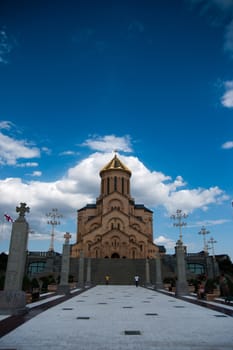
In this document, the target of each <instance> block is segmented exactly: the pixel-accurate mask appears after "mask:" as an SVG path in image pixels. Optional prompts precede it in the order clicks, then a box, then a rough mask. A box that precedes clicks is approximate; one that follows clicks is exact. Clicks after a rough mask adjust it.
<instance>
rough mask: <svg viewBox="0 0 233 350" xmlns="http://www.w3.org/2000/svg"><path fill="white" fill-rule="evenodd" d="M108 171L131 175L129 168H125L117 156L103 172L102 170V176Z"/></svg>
mask: <svg viewBox="0 0 233 350" xmlns="http://www.w3.org/2000/svg"><path fill="white" fill-rule="evenodd" d="M108 170H123V171H126V172H127V173H128V174H129V175H131V171H130V170H129V168H127V166H125V165H124V164H123V163H122V162H121V161H120V159H119V158H118V157H117V155H116V154H115V156H114V157H113V159H112V160H110V162H109V163H108V164H107V165H105V166H104V167H103V168H102V169H101V170H100V175H101V174H102V173H103V172H104V171H108Z"/></svg>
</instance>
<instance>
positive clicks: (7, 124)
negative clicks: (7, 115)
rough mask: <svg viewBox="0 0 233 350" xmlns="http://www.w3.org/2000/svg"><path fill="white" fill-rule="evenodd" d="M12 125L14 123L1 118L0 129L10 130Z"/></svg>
mask: <svg viewBox="0 0 233 350" xmlns="http://www.w3.org/2000/svg"><path fill="white" fill-rule="evenodd" d="M13 125H14V124H13V123H11V122H10V121H8V120H1V121H0V130H1V129H5V130H10V129H11V127H12V126H13Z"/></svg>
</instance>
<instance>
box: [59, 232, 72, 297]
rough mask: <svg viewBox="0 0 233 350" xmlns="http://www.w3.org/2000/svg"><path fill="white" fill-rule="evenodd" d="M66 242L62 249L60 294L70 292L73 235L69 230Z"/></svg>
mask: <svg viewBox="0 0 233 350" xmlns="http://www.w3.org/2000/svg"><path fill="white" fill-rule="evenodd" d="M64 238H65V243H64V244H63V250H62V265H61V279H60V284H59V287H58V291H57V292H58V294H67V295H69V294H70V286H69V272H70V244H69V240H70V238H71V235H70V234H69V232H66V233H65V234H64Z"/></svg>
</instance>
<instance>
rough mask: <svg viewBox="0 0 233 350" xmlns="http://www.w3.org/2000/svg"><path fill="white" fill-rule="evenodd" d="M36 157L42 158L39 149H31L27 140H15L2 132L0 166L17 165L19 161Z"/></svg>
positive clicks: (0, 138)
mask: <svg viewBox="0 0 233 350" xmlns="http://www.w3.org/2000/svg"><path fill="white" fill-rule="evenodd" d="M5 125H6V124H5ZM35 157H37V158H38V157H40V150H39V148H37V147H30V146H29V144H28V143H27V142H26V141H25V140H15V139H13V138H12V137H9V136H7V135H4V134H3V133H1V132H0V164H2V165H5V164H7V165H16V164H17V161H18V160H19V159H29V158H35Z"/></svg>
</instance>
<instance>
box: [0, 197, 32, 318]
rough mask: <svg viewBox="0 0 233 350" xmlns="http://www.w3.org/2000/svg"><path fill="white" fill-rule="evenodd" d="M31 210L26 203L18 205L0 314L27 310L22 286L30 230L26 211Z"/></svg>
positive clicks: (0, 303) (0, 300) (0, 297)
mask: <svg viewBox="0 0 233 350" xmlns="http://www.w3.org/2000/svg"><path fill="white" fill-rule="evenodd" d="M29 210H30V209H29V208H28V207H26V203H20V207H16V212H19V217H18V218H17V219H16V220H15V222H13V224H12V231H11V241H10V249H9V255H8V262H7V270H6V277H5V285H4V290H3V291H1V292H0V314H9V315H18V314H22V313H26V312H27V308H26V293H25V292H24V291H23V289H22V287H23V277H24V273H25V263H26V255H27V243H28V231H29V225H28V223H27V221H26V220H25V213H26V212H29Z"/></svg>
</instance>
